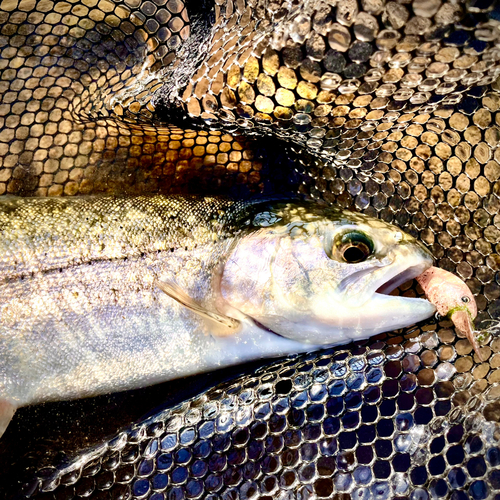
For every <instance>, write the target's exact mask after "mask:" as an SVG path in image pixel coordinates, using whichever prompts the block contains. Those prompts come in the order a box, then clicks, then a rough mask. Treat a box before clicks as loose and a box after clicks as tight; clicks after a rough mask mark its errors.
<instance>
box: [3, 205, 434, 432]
mask: <svg viewBox="0 0 500 500" xmlns="http://www.w3.org/2000/svg"><path fill="white" fill-rule="evenodd" d="M431 265H432V258H431V256H430V254H429V252H428V251H427V250H425V248H424V247H423V246H422V245H421V244H419V243H418V242H416V241H415V240H414V239H413V238H411V237H410V236H408V235H405V234H404V233H402V232H401V231H400V230H398V229H397V228H395V227H393V226H390V225H389V224H386V223H384V222H382V221H378V220H376V219H371V218H369V217H365V216H362V215H360V214H354V213H351V212H346V211H340V210H338V209H334V208H327V207H322V206H318V205H316V204H314V203H308V202H296V201H271V202H265V201H251V202H234V201H231V200H225V199H219V198H188V197H165V196H153V197H136V198H125V197H123V198H109V197H108V198H92V197H90V198H72V199H64V198H60V199H20V198H18V199H6V200H3V201H2V202H1V203H0V271H1V276H2V282H1V284H0V288H1V290H0V294H1V295H0V296H1V299H0V401H2V402H3V403H4V406H5V405H7V409H9V408H10V410H12V409H15V408H17V407H19V406H23V405H28V404H33V403H38V402H43V401H50V400H63V399H73V398H81V397H87V396H93V395H96V394H103V393H109V392H115V391H120V390H126V389H131V388H138V387H142V386H145V385H149V384H153V383H156V382H160V381H165V380H169V379H174V378H177V377H181V376H185V375H189V374H193V373H198V372H203V371H208V370H211V369H214V368H217V367H219V366H226V365H230V364H236V363H239V362H242V361H245V360H250V359H257V358H261V357H267V356H277V355H284V354H289V353H295V352H300V351H306V350H310V349H312V348H314V347H315V346H318V345H332V344H338V343H345V342H348V341H350V340H351V339H355V338H364V337H368V336H370V335H372V334H376V333H380V332H382V331H388V330H392V329H394V328H399V327H403V326H408V325H409V324H413V323H414V322H416V321H420V320H422V319H425V318H427V317H429V316H431V315H432V314H433V313H434V311H435V307H434V306H433V305H432V304H430V303H429V302H428V301H426V300H423V299H411V298H404V297H392V296H389V295H387V293H389V292H390V291H391V290H392V289H394V288H395V287H397V286H398V285H399V284H401V283H402V282H404V281H407V280H408V279H412V278H414V277H416V276H417V275H419V274H421V273H422V272H423V271H425V270H426V269H427V268H429V267H430V266H431ZM177 291H178V292H177ZM377 292H378V293H377ZM224 320H227V321H224ZM3 413H4V415H6V416H5V420H7V422H8V419H10V416H11V415H10V416H9V411H7V410H5V409H4V411H3ZM5 425H6V423H5V422H4V426H5Z"/></svg>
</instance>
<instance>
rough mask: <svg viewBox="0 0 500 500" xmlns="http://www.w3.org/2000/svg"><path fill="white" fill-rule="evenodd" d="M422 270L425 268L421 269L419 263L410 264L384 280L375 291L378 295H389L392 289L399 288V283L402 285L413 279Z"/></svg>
mask: <svg viewBox="0 0 500 500" xmlns="http://www.w3.org/2000/svg"><path fill="white" fill-rule="evenodd" d="M429 267H430V266H429ZM424 271H425V269H424V270H422V266H421V265H420V266H419V265H415V266H410V267H409V268H407V269H405V270H404V271H401V272H400V273H398V274H396V275H395V276H393V277H392V278H389V280H388V281H386V282H385V283H384V284H383V285H381V286H379V287H378V288H377V290H376V291H375V293H377V294H380V295H390V294H391V293H392V292H393V291H394V290H396V288H399V287H400V286H401V285H404V284H405V283H408V282H409V281H412V280H414V279H415V278H416V277H417V276H420V274H422V273H423V272H424ZM424 300H425V299H424Z"/></svg>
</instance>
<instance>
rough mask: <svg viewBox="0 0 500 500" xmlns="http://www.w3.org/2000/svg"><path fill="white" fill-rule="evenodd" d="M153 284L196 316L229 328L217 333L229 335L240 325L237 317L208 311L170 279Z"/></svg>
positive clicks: (156, 281)
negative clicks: (228, 330)
mask: <svg viewBox="0 0 500 500" xmlns="http://www.w3.org/2000/svg"><path fill="white" fill-rule="evenodd" d="M155 285H156V286H157V287H158V288H159V289H160V290H161V291H162V292H163V293H165V294H166V295H168V296H169V297H171V298H172V299H174V300H176V301H177V302H179V304H182V305H183V306H184V307H187V308H188V309H189V310H190V311H193V312H194V313H196V314H198V316H201V317H202V318H203V319H206V320H210V321H214V322H215V323H217V324H219V325H220V326H223V327H224V328H226V329H228V328H229V329H230V330H231V331H230V332H227V330H226V331H225V332H224V333H221V332H217V333H218V334H219V335H229V334H231V333H234V331H235V330H236V329H238V328H239V326H240V322H239V321H238V320H237V319H234V318H230V317H229V316H225V315H223V314H220V313H218V312H216V311H209V310H208V309H206V308H205V307H203V306H202V305H200V304H198V302H196V301H195V300H194V299H192V298H191V297H190V296H189V295H188V294H187V293H186V292H184V290H182V289H181V287H180V286H179V285H176V284H175V283H172V282H170V281H168V282H167V281H159V280H155Z"/></svg>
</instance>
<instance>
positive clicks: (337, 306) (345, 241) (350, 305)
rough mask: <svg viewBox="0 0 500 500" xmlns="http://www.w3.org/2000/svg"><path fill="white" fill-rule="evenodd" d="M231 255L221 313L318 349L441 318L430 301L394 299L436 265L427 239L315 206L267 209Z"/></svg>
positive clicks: (220, 289) (221, 284)
mask: <svg viewBox="0 0 500 500" xmlns="http://www.w3.org/2000/svg"><path fill="white" fill-rule="evenodd" d="M243 225H244V226H245V227H246V229H245V230H244V231H242V233H241V235H240V236H239V237H238V238H236V239H235V240H234V242H233V244H232V246H231V248H230V250H229V251H228V255H227V258H226V260H225V262H224V265H223V269H222V271H221V273H220V276H219V279H218V281H217V284H216V285H215V287H216V290H215V292H216V294H218V296H219V299H218V308H219V309H222V310H223V311H224V312H225V313H227V314H229V315H231V314H234V312H235V311H237V312H238V313H240V314H243V315H244V316H246V317H249V318H251V319H252V320H253V321H254V322H256V323H258V324H260V325H261V326H263V327H265V328H266V329H268V330H271V331H272V332H274V333H276V334H279V335H281V336H283V337H286V338H289V339H293V340H297V341H300V342H304V343H308V344H314V345H328V344H335V343H341V342H347V341H349V340H351V339H355V338H366V337H369V336H370V335H374V334H378V333H381V332H385V331H390V330H393V329H396V328H402V327H405V326H409V325H412V324H414V323H415V322H418V321H421V320H424V319H426V318H428V317H430V316H432V315H433V314H434V312H435V310H436V308H435V306H434V305H432V304H431V303H430V302H428V301H427V300H425V299H419V298H410V297H401V296H391V295H389V294H390V292H391V291H393V290H394V289H395V288H397V287H398V286H399V285H401V284H402V283H404V282H406V281H408V280H411V279H413V278H415V277H416V276H418V275H420V274H421V273H422V272H424V271H425V270H426V269H428V268H429V267H430V266H432V262H433V259H432V256H431V254H430V253H429V251H428V250H427V249H426V248H425V247H424V246H423V245H422V244H421V243H419V242H418V241H416V240H415V239H414V238H413V237H411V236H410V235H408V234H405V233H404V232H402V231H401V230H400V229H398V228H396V227H394V226H392V225H390V224H388V223H386V222H384V221H381V220H378V219H374V218H371V217H368V216H365V215H362V214H357V213H353V212H349V211H345V210H340V209H337V208H332V207H326V206H320V205H318V204H315V203H307V202H280V203H274V204H269V205H267V206H263V207H262V206H261V207H260V208H259V210H257V211H256V212H255V213H253V214H251V215H250V216H249V217H248V218H247V219H246V220H245V221H244V222H243Z"/></svg>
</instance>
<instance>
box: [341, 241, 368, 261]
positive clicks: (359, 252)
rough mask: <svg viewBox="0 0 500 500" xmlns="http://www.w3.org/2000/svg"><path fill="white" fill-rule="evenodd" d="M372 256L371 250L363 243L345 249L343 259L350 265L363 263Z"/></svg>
mask: <svg viewBox="0 0 500 500" xmlns="http://www.w3.org/2000/svg"><path fill="white" fill-rule="evenodd" d="M369 255H370V249H369V248H368V246H367V245H365V244H364V243H361V242H357V243H354V244H351V245H349V246H347V247H346V248H344V249H343V251H342V257H343V258H344V260H345V261H346V262H348V263H349V264H355V263H357V262H363V261H364V260H365V259H366V258H367V257H368V256H369Z"/></svg>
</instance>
